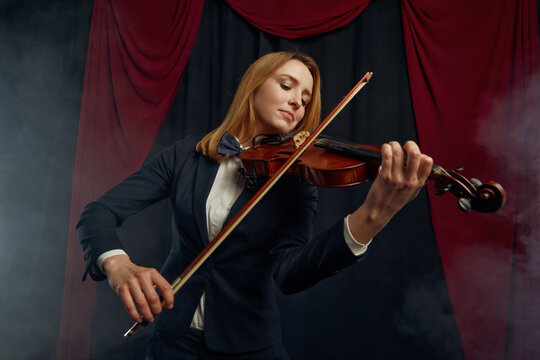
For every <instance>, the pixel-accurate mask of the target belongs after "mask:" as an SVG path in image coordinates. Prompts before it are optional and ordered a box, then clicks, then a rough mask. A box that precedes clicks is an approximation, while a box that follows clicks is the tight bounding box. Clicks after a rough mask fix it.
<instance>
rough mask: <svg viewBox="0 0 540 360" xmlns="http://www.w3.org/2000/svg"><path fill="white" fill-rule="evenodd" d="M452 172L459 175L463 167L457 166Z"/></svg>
mask: <svg viewBox="0 0 540 360" xmlns="http://www.w3.org/2000/svg"><path fill="white" fill-rule="evenodd" d="M452 171H453V172H457V173H460V172H462V171H463V166H458V167H455V168H453V169H452Z"/></svg>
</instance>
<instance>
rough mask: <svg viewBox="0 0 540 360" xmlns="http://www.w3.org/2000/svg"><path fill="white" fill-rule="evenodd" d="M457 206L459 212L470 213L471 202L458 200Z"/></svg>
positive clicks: (464, 199) (462, 199) (463, 199)
mask: <svg viewBox="0 0 540 360" xmlns="http://www.w3.org/2000/svg"><path fill="white" fill-rule="evenodd" d="M457 204H458V208H459V210H461V211H463V212H469V211H471V208H472V205H471V200H469V199H467V198H459V199H458V202H457Z"/></svg>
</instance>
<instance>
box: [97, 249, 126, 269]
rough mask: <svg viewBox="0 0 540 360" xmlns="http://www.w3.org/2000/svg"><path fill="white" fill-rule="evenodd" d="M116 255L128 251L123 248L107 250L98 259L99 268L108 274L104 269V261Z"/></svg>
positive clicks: (124, 253)
mask: <svg viewBox="0 0 540 360" xmlns="http://www.w3.org/2000/svg"><path fill="white" fill-rule="evenodd" d="M115 255H127V254H126V252H125V251H124V250H122V249H114V250H109V251H105V252H104V253H103V254H101V255H99V257H98V258H97V260H96V265H97V266H98V268H99V269H100V270H101V271H102V272H103V273H104V274H105V275H106V274H107V273H106V272H105V270H104V269H103V262H104V261H105V260H107V259H108V258H110V257H112V256H115Z"/></svg>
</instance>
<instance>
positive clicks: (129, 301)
mask: <svg viewBox="0 0 540 360" xmlns="http://www.w3.org/2000/svg"><path fill="white" fill-rule="evenodd" d="M118 296H120V299H121V300H122V303H123V304H124V307H125V308H126V311H127V313H128V314H129V316H130V317H131V318H132V319H133V320H135V321H136V322H138V323H141V322H142V321H143V319H142V317H141V314H139V311H137V307H136V306H135V303H134V302H133V297H132V296H131V292H130V291H129V287H128V286H121V287H119V288H118Z"/></svg>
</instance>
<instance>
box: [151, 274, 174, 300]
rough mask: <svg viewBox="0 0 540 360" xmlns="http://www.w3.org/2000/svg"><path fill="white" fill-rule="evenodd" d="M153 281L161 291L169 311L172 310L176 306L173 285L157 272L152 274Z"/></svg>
mask: <svg viewBox="0 0 540 360" xmlns="http://www.w3.org/2000/svg"><path fill="white" fill-rule="evenodd" d="M152 281H153V283H154V284H156V286H157V287H158V289H159V291H161V296H162V297H163V303H164V304H165V307H166V308H167V309H172V308H173V306H174V294H173V290H172V287H171V284H169V282H168V281H167V280H166V279H165V278H164V277H163V276H161V274H160V273H159V272H157V271H156V272H155V273H153V274H152Z"/></svg>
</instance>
